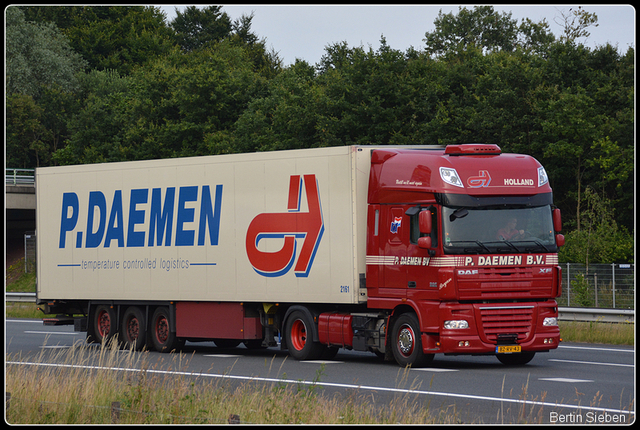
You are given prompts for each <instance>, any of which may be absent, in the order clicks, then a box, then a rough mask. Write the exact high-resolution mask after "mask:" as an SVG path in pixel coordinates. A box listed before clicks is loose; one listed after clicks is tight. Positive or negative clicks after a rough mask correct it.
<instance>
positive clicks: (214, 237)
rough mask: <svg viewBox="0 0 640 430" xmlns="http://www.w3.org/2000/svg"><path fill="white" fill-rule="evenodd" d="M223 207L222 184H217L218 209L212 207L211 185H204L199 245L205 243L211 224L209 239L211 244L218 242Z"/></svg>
mask: <svg viewBox="0 0 640 430" xmlns="http://www.w3.org/2000/svg"><path fill="white" fill-rule="evenodd" d="M221 208H222V185H216V209H215V213H214V212H213V209H212V207H211V193H210V191H209V186H208V185H205V186H203V187H202V202H201V204H200V226H199V229H198V246H203V245H204V238H205V233H206V229H207V225H209V241H210V243H211V245H217V244H218V235H219V232H220V210H221Z"/></svg>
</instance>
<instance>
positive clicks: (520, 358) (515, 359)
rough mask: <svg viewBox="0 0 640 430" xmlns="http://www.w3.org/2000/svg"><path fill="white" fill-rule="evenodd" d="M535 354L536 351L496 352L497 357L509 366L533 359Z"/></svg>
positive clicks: (525, 362) (519, 364)
mask: <svg viewBox="0 0 640 430" xmlns="http://www.w3.org/2000/svg"><path fill="white" fill-rule="evenodd" d="M535 355H536V353H535V352H520V353H517V354H496V358H497V359H498V360H500V363H502V364H506V365H507V366H522V365H524V364H527V363H528V362H530V361H531V360H533V357H534V356H535Z"/></svg>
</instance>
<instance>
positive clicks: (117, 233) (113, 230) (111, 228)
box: [104, 190, 124, 248]
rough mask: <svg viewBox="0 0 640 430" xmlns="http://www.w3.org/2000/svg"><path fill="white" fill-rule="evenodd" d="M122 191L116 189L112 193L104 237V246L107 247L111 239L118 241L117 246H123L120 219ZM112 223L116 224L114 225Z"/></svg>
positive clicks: (122, 223)
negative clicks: (111, 202)
mask: <svg viewBox="0 0 640 430" xmlns="http://www.w3.org/2000/svg"><path fill="white" fill-rule="evenodd" d="M122 218H123V216H122V191H120V190H116V192H115V193H114V194H113V204H112V205H111V213H110V214H109V222H108V223H107V234H106V235H105V237H104V247H105V248H108V247H109V245H111V241H112V240H114V239H115V240H117V241H118V248H122V247H123V246H124V222H123V221H122ZM114 224H117V226H116V225H114Z"/></svg>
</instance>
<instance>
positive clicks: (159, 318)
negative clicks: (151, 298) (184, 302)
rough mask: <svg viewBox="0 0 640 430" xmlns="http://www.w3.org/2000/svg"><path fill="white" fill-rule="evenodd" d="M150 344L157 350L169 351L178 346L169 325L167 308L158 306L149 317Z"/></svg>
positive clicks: (178, 343)
mask: <svg viewBox="0 0 640 430" xmlns="http://www.w3.org/2000/svg"><path fill="white" fill-rule="evenodd" d="M149 327H150V330H151V336H150V337H151V344H152V345H153V347H154V348H155V350H156V351H158V352H170V351H172V350H174V349H176V348H178V347H179V346H180V342H179V341H178V338H177V337H176V334H175V333H173V332H171V328H170V327H171V326H170V325H169V309H167V308H165V307H159V308H157V309H156V310H155V312H153V316H152V317H151V324H150V326H149Z"/></svg>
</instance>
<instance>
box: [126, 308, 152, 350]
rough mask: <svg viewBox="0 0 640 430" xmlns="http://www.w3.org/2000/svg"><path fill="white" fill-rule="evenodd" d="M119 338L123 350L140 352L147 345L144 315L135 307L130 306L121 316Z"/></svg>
mask: <svg viewBox="0 0 640 430" xmlns="http://www.w3.org/2000/svg"><path fill="white" fill-rule="evenodd" d="M120 332H121V334H122V335H121V338H122V342H124V348H127V349H128V348H133V349H134V350H135V351H141V350H142V349H143V348H144V346H145V345H146V344H147V324H146V322H145V320H144V313H143V312H142V310H141V309H140V308H139V307H137V306H130V307H128V308H127V310H126V311H125V312H124V315H123V316H122V327H121V330H120Z"/></svg>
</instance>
